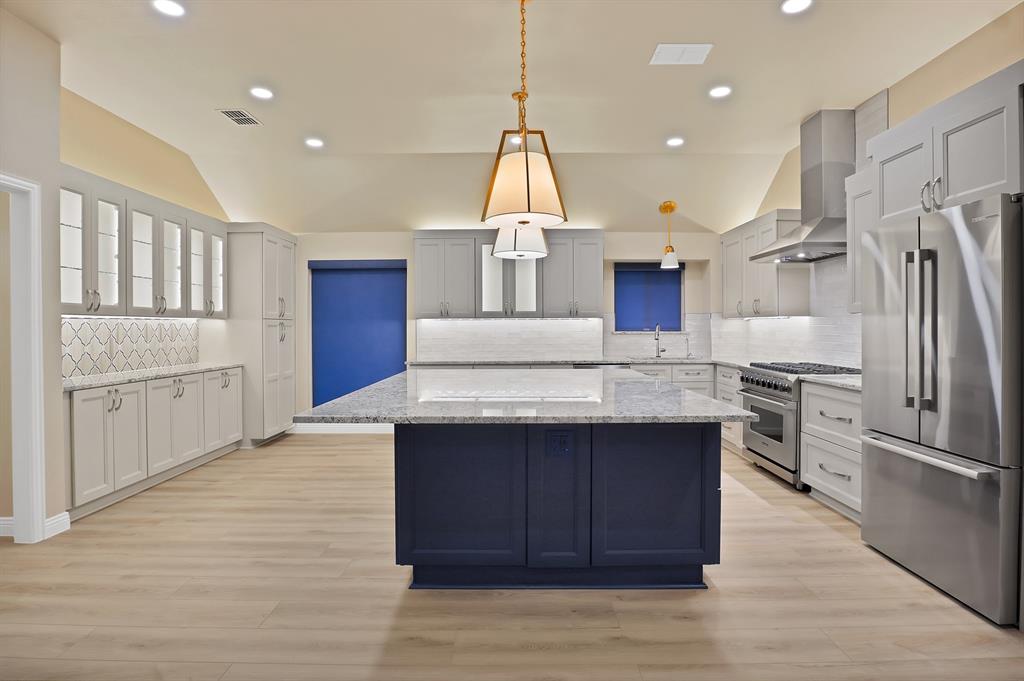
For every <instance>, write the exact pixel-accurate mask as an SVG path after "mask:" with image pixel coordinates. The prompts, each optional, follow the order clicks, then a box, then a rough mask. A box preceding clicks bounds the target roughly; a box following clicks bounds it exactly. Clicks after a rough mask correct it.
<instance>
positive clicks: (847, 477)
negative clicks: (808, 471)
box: [818, 463, 853, 482]
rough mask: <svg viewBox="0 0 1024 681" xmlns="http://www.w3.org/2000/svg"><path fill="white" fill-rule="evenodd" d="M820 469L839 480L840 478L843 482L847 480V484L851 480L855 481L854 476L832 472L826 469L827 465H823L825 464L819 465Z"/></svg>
mask: <svg viewBox="0 0 1024 681" xmlns="http://www.w3.org/2000/svg"><path fill="white" fill-rule="evenodd" d="M818 468H820V469H821V470H822V471H824V472H826V473H828V474H829V475H834V476H835V477H837V478H839V479H841V480H846V481H847V482H849V481H850V480H853V476H852V475H848V474H846V473H840V472H838V471H830V470H829V469H828V468H826V467H825V464H823V463H819V464H818Z"/></svg>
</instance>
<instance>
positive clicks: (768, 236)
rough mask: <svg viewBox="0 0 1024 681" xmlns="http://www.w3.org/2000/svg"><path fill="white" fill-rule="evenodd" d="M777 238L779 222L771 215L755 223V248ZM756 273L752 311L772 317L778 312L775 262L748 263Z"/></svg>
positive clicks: (777, 275) (759, 247)
mask: <svg viewBox="0 0 1024 681" xmlns="http://www.w3.org/2000/svg"><path fill="white" fill-rule="evenodd" d="M778 238H779V222H778V220H776V219H775V218H774V216H773V217H772V219H771V220H766V221H765V222H764V224H758V225H757V250H761V249H762V248H767V247H768V246H769V245H770V244H772V243H773V242H774V241H775V240H776V239H778ZM750 265H751V269H752V270H753V271H755V272H756V273H757V282H758V283H757V291H756V292H755V294H754V304H753V305H752V306H753V308H754V309H753V312H754V314H756V315H759V316H768V317H772V316H775V315H777V314H779V274H778V270H779V268H778V265H776V264H775V263H750Z"/></svg>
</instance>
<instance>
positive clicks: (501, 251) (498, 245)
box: [491, 227, 548, 260]
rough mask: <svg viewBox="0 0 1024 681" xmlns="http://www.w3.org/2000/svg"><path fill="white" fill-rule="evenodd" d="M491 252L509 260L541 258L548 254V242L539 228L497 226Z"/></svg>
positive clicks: (496, 256)
mask: <svg viewBox="0 0 1024 681" xmlns="http://www.w3.org/2000/svg"><path fill="white" fill-rule="evenodd" d="M491 254H492V255H493V256H494V257H495V258H506V259H509V260H516V259H520V260H531V259H536V258H543V257H545V256H546V255H547V254H548V242H547V239H545V238H544V232H543V231H542V230H541V229H539V228H534V227H521V228H520V227H499V228H498V236H497V237H495V239H494V250H492V251H491Z"/></svg>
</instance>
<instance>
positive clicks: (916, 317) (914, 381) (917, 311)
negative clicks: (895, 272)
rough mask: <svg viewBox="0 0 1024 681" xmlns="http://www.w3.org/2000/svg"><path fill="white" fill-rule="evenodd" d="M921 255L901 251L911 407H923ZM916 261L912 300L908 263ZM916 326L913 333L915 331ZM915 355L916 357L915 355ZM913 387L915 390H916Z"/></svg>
mask: <svg viewBox="0 0 1024 681" xmlns="http://www.w3.org/2000/svg"><path fill="white" fill-rule="evenodd" d="M919 261H920V259H919V258H918V257H917V251H903V253H901V254H900V281H901V286H902V292H903V333H904V338H903V352H904V356H903V406H905V407H909V408H911V409H920V407H919V405H918V398H920V396H921V389H920V383H921V374H920V371H919V369H920V366H921V364H920V357H921V354H922V350H923V348H922V346H921V333H920V331H921V306H920V293H921V286H920V276H919V272H918V269H917V264H918V263H919ZM910 265H914V281H915V287H916V290H915V292H914V293H915V296H914V298H915V299H914V301H913V303H911V300H910V287H909V286H908V283H909V282H908V280H907V267H908V266H910ZM911 309H913V318H912V317H911ZM912 330H913V333H912V332H911V331H912ZM911 355H913V357H911ZM911 367H913V368H914V373H913V376H911ZM912 388H913V390H912Z"/></svg>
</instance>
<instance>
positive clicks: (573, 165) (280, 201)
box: [4, 0, 1018, 232]
mask: <svg viewBox="0 0 1024 681" xmlns="http://www.w3.org/2000/svg"><path fill="white" fill-rule="evenodd" d="M181 1H182V2H183V4H185V6H186V7H187V8H188V13H187V15H186V16H185V17H184V18H182V19H177V20H175V19H170V18H167V17H164V16H161V15H159V14H156V13H155V12H154V11H152V9H151V8H150V6H149V2H148V1H145V2H144V1H141V0H132V1H124V0H102V1H101V0H5V3H4V4H5V7H7V8H8V9H10V10H11V11H13V12H15V13H16V14H18V15H20V16H21V17H23V18H24V19H26V20H28V21H29V22H30V23H32V24H34V25H36V26H38V27H39V28H41V29H42V30H44V31H46V32H47V33H49V34H50V35H52V36H54V37H55V38H56V39H57V40H59V41H60V42H61V43H62V68H63V76H62V78H63V82H64V85H65V86H66V87H68V88H70V89H71V90H74V91H75V92H77V93H79V94H81V95H82V96H84V97H86V98H88V99H90V100H92V101H94V102H96V103H97V104H99V105H100V106H103V107H105V108H107V109H109V110H110V111H112V112H114V113H115V114H117V115H119V116H121V117H123V118H125V119H127V120H128V121H130V122H132V123H134V124H136V125H138V126H140V127H142V128H144V129H146V130H148V131H150V132H152V133H153V134H155V135H157V136H158V137H161V138H162V139H164V140H166V141H167V142H169V143H171V144H173V145H174V146H176V147H178V148H180V149H182V150H183V151H185V152H186V153H188V154H189V155H191V156H192V158H193V160H194V161H195V163H196V165H197V167H198V168H199V170H200V172H201V173H202V174H203V176H204V177H205V178H206V180H207V182H208V183H209V185H210V187H211V189H212V190H213V191H214V193H215V194H216V196H217V198H218V199H219V200H220V202H221V204H222V205H223V206H224V209H225V210H226V211H227V213H228V214H229V216H230V217H231V218H232V219H235V220H266V221H268V222H272V223H274V224H277V225H279V226H281V227H283V228H285V229H289V230H291V231H294V232H316V231H348V230H396V229H398V230H401V229H410V228H419V227H424V226H453V227H462V226H474V225H476V224H478V222H477V221H478V220H479V215H480V209H481V206H482V204H483V198H484V190H485V188H486V182H487V175H488V173H489V171H490V165H491V163H492V160H493V158H492V157H493V153H494V149H495V147H496V145H497V140H498V134H499V131H500V130H501V129H502V128H503V127H510V126H512V125H514V122H515V107H514V104H513V102H512V100H511V97H510V93H511V92H512V90H513V89H515V88H516V87H518V56H519V55H518V48H519V45H518V38H519V36H518V28H519V26H518V3H517V2H516V0H345V1H341V0H291V1H289V2H276V1H272V0H253V1H251V2H245V3H243V2H228V1H223V0H181ZM1017 2H1018V0H945V1H943V2H921V1H920V0H818V2H817V3H815V5H814V7H812V9H811V10H810V11H809V12H807V13H805V14H804V15H799V16H795V17H789V16H784V15H783V14H782V13H781V12H780V11H779V10H778V5H779V3H778V1H777V0H679V1H670V0H628V1H626V0H616V1H611V0H609V1H607V2H605V1H602V0H591V1H585V0H534V1H533V2H531V3H530V4H529V5H528V8H527V13H528V17H527V18H528V57H529V84H530V99H529V107H528V112H529V113H528V119H529V122H530V124H531V126H532V127H540V128H543V129H544V130H545V131H546V133H547V135H548V141H549V144H550V145H551V148H552V150H553V152H555V154H556V158H555V162H556V169H557V171H558V172H559V175H560V180H561V182H562V184H563V194H564V195H565V200H566V208H567V210H568V212H569V217H570V222H571V223H572V224H573V225H574V226H583V227H590V226H596V227H604V228H606V229H614V230H641V231H643V230H650V229H659V228H660V227H661V224H662V222H661V218H660V216H659V215H658V214H657V211H656V207H657V205H658V203H659V202H660V201H662V200H664V199H666V198H673V199H676V200H677V201H679V203H680V210H681V213H682V215H683V217H682V218H681V219H680V222H681V223H684V224H683V225H680V226H685V228H688V229H691V230H703V229H704V228H709V229H712V230H715V231H722V230H724V229H727V228H729V227H731V226H734V225H735V224H738V223H739V222H742V221H743V220H746V219H749V218H750V217H753V214H754V212H755V211H756V210H757V207H758V205H759V204H760V201H761V199H762V197H763V196H764V193H765V191H766V189H767V187H768V185H769V183H770V182H771V179H772V177H773V176H774V173H775V171H776V169H777V167H778V165H779V163H780V161H781V159H782V155H783V154H785V152H787V151H788V150H789V149H791V148H792V147H793V146H795V145H796V144H797V142H798V126H799V123H800V120H801V119H802V118H803V117H805V116H806V115H808V114H810V113H813V112H814V111H816V110H817V109H820V108H827V107H833V108H842V107H853V106H855V105H857V104H859V103H860V102H862V101H863V100H865V99H867V98H868V97H870V96H871V95H873V94H874V93H876V92H877V91H879V90H881V89H882V88H884V87H886V86H887V85H889V84H891V83H893V82H895V81H897V80H899V79H900V78H902V77H903V76H905V75H907V74H908V73H910V72H912V71H913V70H914V69H916V68H918V67H919V66H921V65H922V64H924V63H926V62H927V61H929V60H930V59H932V58H933V57H935V56H936V55H938V54H940V53H941V52H943V51H944V50H946V49H948V48H949V47H950V46H952V45H953V44H955V43H956V42H958V41H959V40H961V39H963V38H964V37H966V36H967V35H969V34H971V33H972V32H974V31H975V30H977V29H978V28H980V27H981V26H983V25H984V24H986V23H988V22H989V21H991V20H992V19H994V18H995V17H997V16H999V15H1000V14H1002V13H1003V12H1005V11H1007V10H1008V9H1010V8H1011V7H1012V6H1014V5H1015V4H1016V3H1017ZM658 42H711V43H714V44H715V47H714V49H713V50H712V51H711V55H710V57H709V58H708V60H707V63H706V64H705V65H703V66H649V65H648V60H649V59H650V56H651V53H652V51H653V49H654V46H655V44H656V43H658ZM720 82H728V83H729V84H731V85H733V86H734V95H733V96H732V97H730V98H728V99H727V100H724V101H712V100H710V99H709V98H708V97H707V96H706V92H707V90H708V88H709V87H710V86H711V85H712V84H716V83H720ZM254 84H261V85H267V86H269V87H271V88H272V89H273V90H274V92H275V93H276V95H277V96H276V97H275V98H274V100H272V101H270V102H260V101H255V100H253V99H252V98H251V97H249V95H248V94H247V90H248V88H249V87H250V86H251V85H254ZM234 107H239V108H244V109H246V110H248V111H250V112H251V113H253V114H254V115H255V116H256V117H257V118H258V119H260V120H261V121H262V122H263V123H264V125H263V126H261V127H259V128H254V129H245V128H240V127H236V126H234V124H232V123H230V122H228V121H227V120H226V119H224V118H223V117H222V116H221V115H220V114H218V113H216V112H215V110H216V109H219V108H234ZM307 134H316V135H318V136H321V137H323V138H324V139H325V140H326V142H327V147H326V148H325V149H324V150H321V151H319V152H313V151H310V150H308V149H306V148H305V147H303V145H302V139H303V137H304V136H305V135H307ZM673 134H679V135H682V136H684V137H685V138H686V145H685V146H684V147H682V149H679V150H670V149H667V148H666V147H665V145H664V140H665V138H666V137H668V136H670V135H673Z"/></svg>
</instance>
